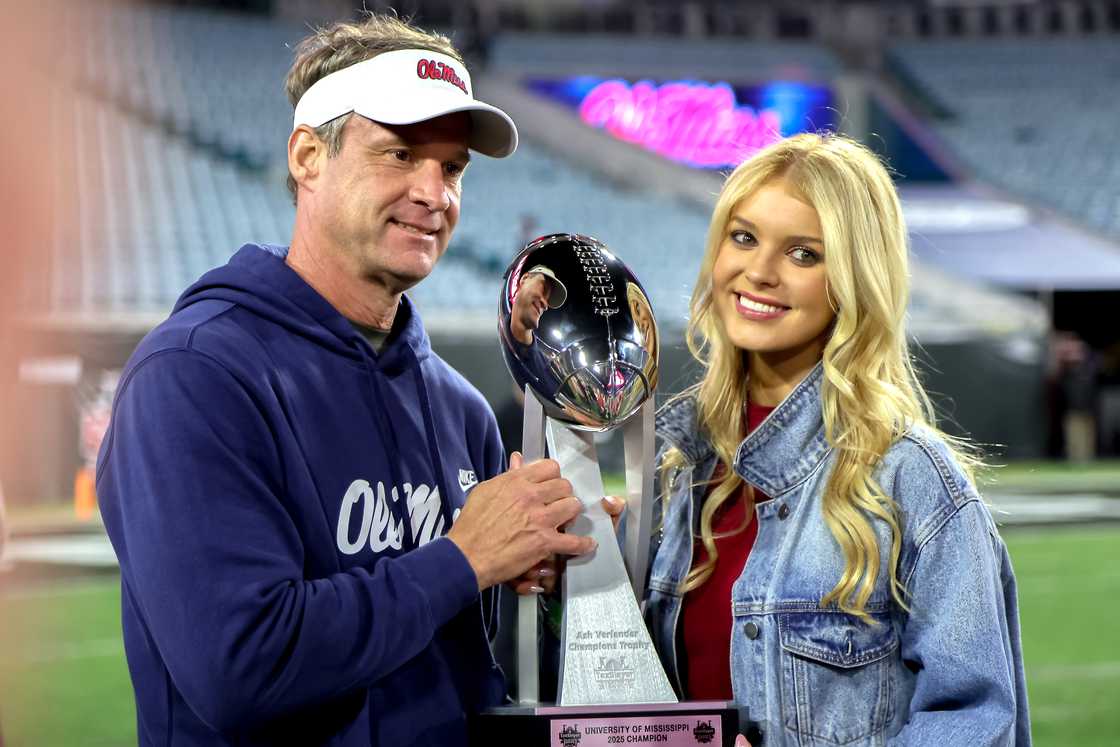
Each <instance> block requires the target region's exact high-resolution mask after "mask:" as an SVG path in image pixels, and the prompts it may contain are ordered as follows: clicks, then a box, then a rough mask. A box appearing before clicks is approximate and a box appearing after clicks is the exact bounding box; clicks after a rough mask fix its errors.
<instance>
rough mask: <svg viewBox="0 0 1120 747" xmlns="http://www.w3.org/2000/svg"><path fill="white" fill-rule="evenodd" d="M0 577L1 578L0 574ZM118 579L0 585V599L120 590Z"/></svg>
mask: <svg viewBox="0 0 1120 747" xmlns="http://www.w3.org/2000/svg"><path fill="white" fill-rule="evenodd" d="M0 578H3V577H2V576H0ZM120 587H121V582H120V579H115V578H110V579H104V578H102V579H82V580H80V581H54V582H46V583H43V584H35V585H22V584H21V585H17V586H13V587H11V588H5V587H4V586H3V585H0V599H11V600H16V601H20V600H24V599H53V598H56V597H61V596H65V595H68V594H101V593H106V592H117V591H119V590H120Z"/></svg>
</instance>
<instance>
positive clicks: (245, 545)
mask: <svg viewBox="0 0 1120 747" xmlns="http://www.w3.org/2000/svg"><path fill="white" fill-rule="evenodd" d="M265 412H266V409H265V406H264V405H263V403H262V402H261V401H260V399H259V398H255V397H254V396H252V394H251V390H250V389H249V388H247V387H245V386H243V385H242V384H241V382H239V381H238V380H237V379H236V378H235V377H234V376H233V375H232V374H231V373H230V372H229V371H228V370H227V369H225V368H224V367H223V366H222V365H221V364H219V363H218V362H216V361H215V360H214V359H212V358H210V357H208V356H206V355H205V354H202V353H199V352H196V351H191V350H173V351H164V352H161V353H157V354H155V355H153V356H151V357H149V358H147V359H145V360H144V361H143V362H141V363H140V364H139V365H137V366H136V367H135V368H133V369H132V371H131V372H130V374H129V375H128V377H127V379H126V380H125V381H124V382H122V385H121V390H120V392H119V394H118V398H117V402H116V403H115V407H114V413H113V421H112V425H111V429H110V432H109V436H108V438H107V439H106V445H105V449H104V451H103V454H102V459H101V463H100V465H99V471H98V481H97V489H98V494H99V496H102V503H103V514H104V517H105V523H106V527H107V529H108V531H109V535H110V538H111V539H112V541H113V545H114V548H115V549H116V551H117V555H118V558H119V560H120V563H121V572H122V580H123V583H124V584H125V585H126V587H127V589H128V592H129V594H130V595H131V596H132V597H133V598H134V599H135V600H136V604H137V607H138V609H139V613H140V615H141V617H142V619H143V623H144V625H145V626H146V627H147V628H148V631H149V633H150V635H151V639H152V640H153V641H154V644H155V646H156V647H157V648H158V651H159V655H160V657H161V659H162V660H163V662H164V663H165V666H166V668H167V670H168V673H169V675H170V677H171V679H172V680H173V681H174V682H175V684H176V686H177V688H178V689H179V690H180V692H181V693H182V694H183V696H184V698H185V699H186V701H187V703H188V704H189V705H190V706H191V708H192V709H193V710H194V711H195V712H196V713H197V714H198V715H199V717H201V718H202V719H203V720H205V721H206V722H207V723H208V724H210V725H211V726H212V727H213V728H215V729H217V730H219V731H228V730H232V729H238V728H244V727H246V726H248V725H252V724H254V723H258V722H263V721H267V720H268V719H270V718H273V717H275V716H276V715H278V714H281V713H284V712H290V711H292V710H294V709H299V708H301V707H306V706H308V705H312V704H314V703H317V702H321V701H324V700H328V699H331V698H334V697H337V696H339V695H341V694H343V693H346V692H348V691H353V690H355V689H357V688H364V687H369V686H371V685H372V684H373V683H375V682H376V681H377V680H378V679H379V678H381V677H382V676H384V675H386V674H388V673H390V672H392V671H393V670H394V669H396V668H398V667H399V666H401V665H402V664H404V663H405V662H407V661H408V660H409V659H411V658H412V657H414V656H416V655H417V654H418V653H419V652H421V651H422V650H424V649H425V648H426V647H427V646H428V645H430V643H431V641H432V638H433V635H434V633H435V631H436V630H437V629H438V628H439V627H440V626H442V625H443V624H444V623H446V622H447V621H448V620H450V619H451V618H452V617H453V616H454V615H455V614H456V613H458V612H459V611H461V610H462V609H463V608H465V607H466V606H467V605H468V604H470V603H471V602H472V601H474V600H475V599H476V598H477V595H478V585H477V579H476V578H475V576H474V574H473V572H472V571H471V569H470V565H469V564H468V563H467V561H466V559H465V558H464V557H463V555H462V553H461V552H460V551H459V549H458V548H457V547H456V546H455V544H454V543H452V542H451V541H450V540H447V539H446V538H442V539H438V540H436V541H433V542H430V543H428V544H427V545H425V546H423V547H421V548H418V549H416V550H413V551H411V552H409V553H406V554H405V555H403V556H401V557H399V558H395V559H384V560H382V561H380V562H378V563H377V564H376V565H374V566H373V567H372V568H368V569H366V568H353V569H349V570H347V571H345V572H340V573H336V574H334V575H331V576H328V577H326V578H318V579H306V578H304V575H303V566H304V553H303V546H302V542H301V538H300V533H299V531H298V528H297V526H296V524H295V522H294V521H293V518H292V516H291V514H290V513H289V512H288V510H287V509H286V503H285V500H284V493H283V491H284V489H285V487H284V477H283V475H284V468H283V467H284V465H283V464H282V463H281V457H280V454H279V453H278V450H277V449H276V447H275V438H274V435H273V433H272V432H271V429H270V421H269V418H268V417H267V416H266V415H265Z"/></svg>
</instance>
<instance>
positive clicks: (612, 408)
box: [472, 234, 740, 747]
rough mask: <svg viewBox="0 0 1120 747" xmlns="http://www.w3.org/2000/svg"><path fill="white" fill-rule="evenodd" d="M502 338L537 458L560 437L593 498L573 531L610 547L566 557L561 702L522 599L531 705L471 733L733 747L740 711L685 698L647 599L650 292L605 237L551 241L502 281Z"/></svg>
mask: <svg viewBox="0 0 1120 747" xmlns="http://www.w3.org/2000/svg"><path fill="white" fill-rule="evenodd" d="M498 335H499V338H500V340H501V347H502V353H503V355H504V357H505V361H506V364H507V366H508V368H509V370H510V373H511V375H512V376H513V378H514V381H515V382H516V384H517V385H518V386H519V387H520V388H522V390H523V391H524V392H525V413H524V421H523V422H524V431H523V449H522V452H523V455H524V457H525V460H526V461H532V460H534V459H539V458H542V457H544V456H545V455H546V445H547V455H548V456H550V457H551V458H552V459H555V460H556V461H557V462H558V463H559V465H560V472H561V474H562V475H563V477H564V478H565V479H567V480H568V481H569V482H570V483H571V484H572V488H573V492H574V493H575V495H576V497H578V498H579V499H580V501H581V502H582V503H583V506H584V511H583V513H582V514H580V516H579V518H577V519H576V521H575V522H573V523H572V525H571V526H569V527H568V529H567V531H568V532H570V533H574V534H580V535H586V536H592V537H594V538H595V540H596V542H597V548H596V550H595V551H593V552H592V553H589V554H587V555H584V556H580V557H576V558H570V559H568V561H567V563H566V568H565V571H564V575H563V580H562V586H561V598H562V602H563V616H562V621H561V630H560V671H559V673H558V679H559V681H558V683H557V690H556V692H557V703H556V705H555V706H550V705H548V704H541V703H539V702H538V700H539V697H538V695H539V664H538V658H537V657H538V649H537V641H538V638H537V635H538V619H537V609H538V608H537V599H536V597H535V596H531V595H530V596H523V597H521V598H519V601H518V630H517V635H516V649H517V670H518V671H517V693H516V699H517V701H518V703H519V707H515V708H512V709H511V708H505V709H496V710H495V711H494V712H491V713H490V714H485V715H484V717H483V718H482V719H480V720H479V723H480V724H481V727H478V724H476V728H475V729H474V730H473V732H472V741H473V742H477V743H479V744H489V743H495V744H497V743H501V744H506V743H509V744H513V743H517V744H538V743H539V744H550V745H562V744H567V743H568V742H572V743H573V744H574V743H576V742H578V744H579V745H580V747H588V745H598V744H600V743H602V744H604V745H605V744H608V743H612V742H611V740H610V739H609V738H608V737H609V736H619V735H624V736H625V735H633V736H635V737H637V736H642V735H650V734H674V735H676V736H675V737H674V739H673V740H672V741H671V743H672V744H714V745H719V744H721V743H727V744H730V743H731V741H730V740H733V739H734V736H735V731H736V729H737V724H738V719H739V717H740V714H739V713H738V712H737V711H736V709H735V708H734V707H733V706H731V705H730V704H727V703H722V702H719V703H679V704H678V702H677V697H676V695H675V693H674V692H673V688H672V686H671V685H670V683H669V680H668V677H667V676H666V674H665V670H664V668H663V667H662V666H661V662H660V660H659V658H658V656H657V652H656V651H655V650H654V647H653V644H652V641H651V639H650V636H649V633H648V631H647V629H646V627H645V623H644V621H643V619H642V614H641V611H640V607H639V604H640V602H641V600H642V598H643V596H644V592H645V588H644V585H645V581H646V572H647V570H648V563H649V539H650V536H651V529H652V527H651V524H652V516H653V500H654V496H653V477H654V475H653V469H654V464H653V462H654V436H653V419H654V393H655V391H656V389H657V380H658V349H659V340H658V331H657V324H656V322H655V319H654V315H653V311H652V309H651V307H650V303H649V299H648V296H647V294H646V292H645V290H644V289H643V288H642V286H641V283H639V282H638V279H637V278H636V277H635V276H634V274H633V273H632V272H631V271H630V269H629V268H628V267H627V266H626V265H625V264H624V263H623V262H622V261H621V260H620V259H619V258H618V257H617V256H615V255H614V253H613V252H611V251H610V250H609V249H608V248H607V246H606V245H604V244H603V243H602V242H601V241H598V240H597V239H594V238H591V237H589V236H584V235H580V234H552V235H549V236H542V237H540V238H538V239H535V240H533V241H532V242H530V243H529V244H528V245H527V246H526V247H525V248H524V249H523V250H522V251H521V252H520V253H519V254H518V255H517V257H515V258H514V260H513V262H512V263H511V264H510V266H509V268H508V269H507V271H506V273H505V275H504V277H503V282H502V289H501V296H500V299H499V314H498ZM612 429H619V430H621V431H622V432H623V436H624V452H625V460H626V487H627V506H626V516H625V547H624V548H620V547H619V544H618V540H617V538H616V534H615V530H614V527H613V525H612V522H611V518H610V516H609V515H608V514H607V513H606V511H605V510H604V509H603V507H602V505H601V503H600V501H601V499H602V497H603V496H604V489H603V479H602V475H601V472H600V469H599V462H598V458H597V455H596V449H595V440H594V436H595V434H596V433H597V432H600V431H606V430H612ZM498 716H503V717H504V718H498ZM491 717H493V718H491ZM631 730H633V731H631ZM509 740H515V741H509ZM542 740H543V741H542ZM573 740H576V741H575V742H573ZM629 741H631V742H633V741H635V740H634V739H631V740H629ZM639 741H640V740H639Z"/></svg>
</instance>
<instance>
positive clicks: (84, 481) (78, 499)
mask: <svg viewBox="0 0 1120 747" xmlns="http://www.w3.org/2000/svg"><path fill="white" fill-rule="evenodd" d="M96 511H97V490H96V488H95V487H94V481H93V470H91V469H90V468H89V467H79V468H78V472H77V474H75V475H74V518H76V519H77V520H78V521H89V520H90V519H92V518H93V514H94V512H96Z"/></svg>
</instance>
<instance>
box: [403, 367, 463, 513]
mask: <svg viewBox="0 0 1120 747" xmlns="http://www.w3.org/2000/svg"><path fill="white" fill-rule="evenodd" d="M408 352H409V355H411V356H412V362H413V366H414V367H413V369H412V376H413V378H414V379H415V380H416V390H417V392H418V393H419V394H420V410H421V412H422V413H423V415H424V432H425V434H426V435H427V436H428V453H429V454H431V457H432V466H433V467H434V468H435V471H436V484H437V485H438V486H439V510H440V513H442V514H443V526H444V530H443V531H444V534H446V533H447V532H449V531H451V521H452V518H451V494H450V493H448V492H447V484H446V483H445V482H444V474H445V473H444V469H443V460H442V459H440V455H439V444H438V443H437V442H436V420H435V418H434V417H433V416H432V402H431V399H430V398H429V397H428V387H427V385H425V383H424V372H423V371H422V370H421V369H420V361H419V360H417V358H416V354H415V353H414V352H412V351H411V350H409V351H408Z"/></svg>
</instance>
